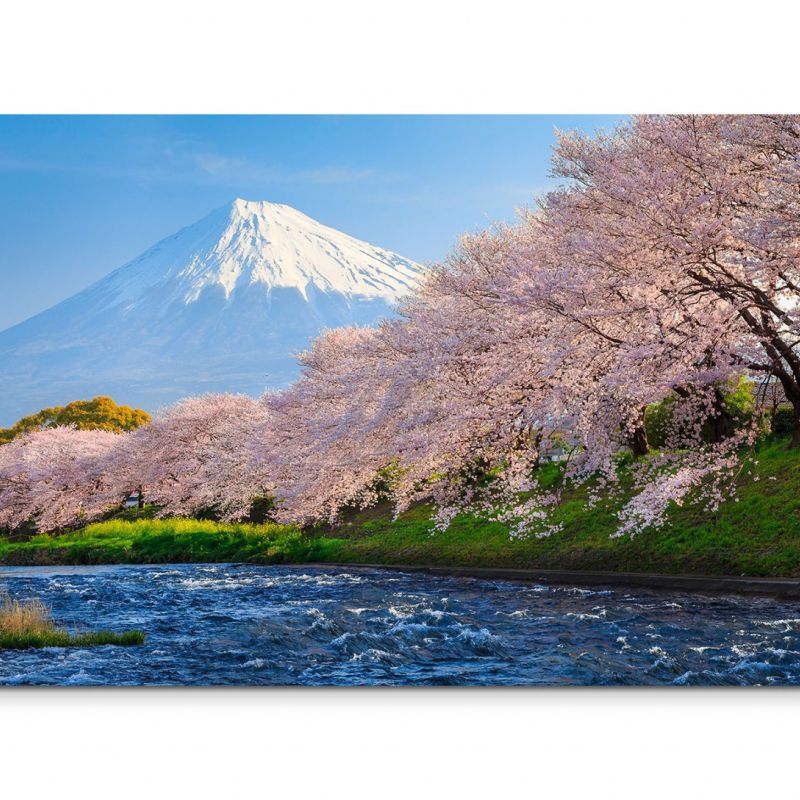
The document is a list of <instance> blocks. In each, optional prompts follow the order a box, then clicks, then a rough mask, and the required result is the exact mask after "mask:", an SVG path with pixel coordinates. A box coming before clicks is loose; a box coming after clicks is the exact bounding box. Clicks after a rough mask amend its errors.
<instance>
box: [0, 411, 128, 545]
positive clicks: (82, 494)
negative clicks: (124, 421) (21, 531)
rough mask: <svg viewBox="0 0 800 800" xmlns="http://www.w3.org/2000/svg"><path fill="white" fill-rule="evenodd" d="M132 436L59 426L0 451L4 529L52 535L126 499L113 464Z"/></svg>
mask: <svg viewBox="0 0 800 800" xmlns="http://www.w3.org/2000/svg"><path fill="white" fill-rule="evenodd" d="M129 436H130V434H127V433H123V434H118V433H111V432H109V431H101V430H76V429H75V428H70V427H57V428H49V429H46V430H42V431H36V432H32V433H26V434H23V435H22V436H20V437H18V438H17V439H14V440H13V441H12V442H10V443H8V444H5V445H3V446H2V447H0V526H3V527H9V528H12V529H13V528H18V527H20V526H22V525H24V524H33V525H35V526H36V528H37V529H38V530H40V531H51V530H56V529H58V528H63V527H68V526H73V525H76V524H78V523H81V522H88V521H90V520H92V519H94V518H96V517H98V516H100V515H101V514H102V513H103V512H104V511H105V510H106V509H107V508H108V507H109V505H113V504H114V502H117V503H118V502H119V500H120V499H121V498H115V497H114V487H113V479H114V473H113V470H110V469H109V465H110V464H111V463H113V462H114V456H115V455H116V454H117V453H118V452H119V451H120V450H121V449H123V447H124V445H125V444H126V442H127V441H128V439H129Z"/></svg>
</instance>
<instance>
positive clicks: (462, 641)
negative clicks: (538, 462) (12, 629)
mask: <svg viewBox="0 0 800 800" xmlns="http://www.w3.org/2000/svg"><path fill="white" fill-rule="evenodd" d="M3 588H5V589H7V590H8V591H9V592H10V593H11V594H12V595H14V596H16V597H19V598H26V597H38V598H41V599H42V600H44V601H45V602H46V603H47V604H48V605H49V606H50V607H51V608H52V611H53V615H54V617H55V618H56V620H57V621H58V622H59V623H60V624H62V625H64V626H65V627H67V628H68V629H70V630H73V631H78V630H85V629H100V628H108V629H112V630H119V631H121V630H126V629H130V628H137V629H141V630H144V631H145V632H146V634H147V641H146V644H145V645H144V646H141V647H128V648H122V647H99V648H91V649H60V648H47V649H43V650H24V651H0V683H2V684H113V685H128V684H134V685H141V684H149V685H154V684H155V685H163V684H226V685H230V684H239V685H252V684H279V685H280V684H306V685H330V684H335V685H363V684H395V685H422V684H434V685H442V684H462V685H500V684H505V685H529V684H545V685H547V684H564V685H566V684H573V685H575V684H577V685H595V684H639V685H640V684H645V685H656V684H678V685H686V684H700V685H716V684H745V685H752V684H800V603H792V602H782V601H779V600H774V599H771V598H766V597H738V596H732V595H725V596H712V595H702V594H688V593H676V592H669V593H666V592H655V591H653V592H647V591H642V590H639V589H635V590H634V589H631V590H626V589H622V588H614V589H608V590H603V589H596V588H593V589H588V588H581V587H577V586H576V587H569V586H556V585H550V586H545V585H538V584H525V583H515V582H510V581H496V580H482V579H473V578H460V577H459V578H457V577H442V576H431V575H424V574H419V573H398V572H390V571H384V570H377V569H374V570H373V569H364V570H361V569H358V570H347V569H340V568H310V567H260V566H250V565H230V564H199V565H198V564H193V565H175V566H173V565H167V566H116V567H47V568H39V567H24V568H23V567H20V568H14V567H0V590H2V589H3Z"/></svg>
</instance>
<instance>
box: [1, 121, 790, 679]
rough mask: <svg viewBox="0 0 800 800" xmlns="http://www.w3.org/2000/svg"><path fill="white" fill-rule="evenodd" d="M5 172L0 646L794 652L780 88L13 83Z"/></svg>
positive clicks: (333, 655) (128, 653)
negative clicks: (72, 98) (670, 107)
mask: <svg viewBox="0 0 800 800" xmlns="http://www.w3.org/2000/svg"><path fill="white" fill-rule="evenodd" d="M0 173H1V174H2V181H0V204H1V205H2V213H1V214H0V274H1V275H2V287H3V290H2V293H0V329H1V330H0V375H2V379H3V387H2V392H0V426H2V427H0V684H3V685H20V684H22V685H41V684H45V685H100V686H107V685H115V686H116V685H132V686H152V685H177V686H184V685H186V686H188V685H225V686H232V685H249V686H263V685H273V686H284V685H304V686H305V685H308V686H312V685H328V686H353V685H355V686H374V685H392V686H424V685H456V686H488V685H491V686H533V685H540V686H556V685H557V686H570V685H572V686H575V685H579V686H586V685H630V686H645V685H647V686H649V685H670V686H674V687H680V686H690V685H695V686H696V685H701V686H716V685H742V686H745V685H775V686H777V685H789V684H800V470H799V469H798V467H800V116H786V115H645V116H637V115H630V116H605V117H596V116H591V117H589V116H572V117H563V116H562V117H547V116H524V115H521V116H446V117H445V116H441V117H440V116H341V117H327V116H305V117H302V116H300V117H289V116H245V117H237V116H208V117H202V116H194V117H189V116H176V117H167V116H138V117H137V116H132V117H131V116H127V117H126V116H108V117H107V116H63V117H61V116H5V117H0ZM675 691H679V689H677V688H676V689H675Z"/></svg>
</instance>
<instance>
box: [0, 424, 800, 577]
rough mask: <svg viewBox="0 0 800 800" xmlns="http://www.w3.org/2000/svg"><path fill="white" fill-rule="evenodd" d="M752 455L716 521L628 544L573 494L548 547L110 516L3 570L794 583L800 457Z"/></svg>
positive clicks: (379, 511)
mask: <svg viewBox="0 0 800 800" xmlns="http://www.w3.org/2000/svg"><path fill="white" fill-rule="evenodd" d="M755 459H756V460H757V462H758V463H757V464H754V465H753V469H754V471H755V473H756V475H757V477H758V481H755V482H754V481H752V479H749V478H743V479H742V482H741V484H740V488H739V500H738V502H733V501H729V502H726V503H725V504H724V505H723V506H721V507H720V508H719V509H718V510H717V511H716V512H714V513H709V512H707V511H704V510H702V509H700V508H696V507H692V506H684V507H682V508H675V509H673V511H672V514H671V518H670V524H669V525H668V526H666V527H665V528H663V529H661V530H658V531H649V532H646V533H643V534H640V535H638V536H637V537H635V538H634V539H633V540H631V539H628V538H625V539H610V538H609V534H610V533H611V532H612V531H613V530H614V529H615V528H616V525H617V519H616V511H617V510H618V508H619V507H620V505H621V502H622V501H621V500H620V501H617V502H615V503H608V504H606V505H603V504H601V505H599V506H598V507H596V508H594V509H591V510H587V509H586V508H585V506H584V502H583V501H584V500H585V489H578V490H576V491H573V492H572V493H568V494H567V495H566V497H565V500H564V502H563V503H562V504H561V505H560V506H559V507H558V508H557V509H556V510H555V521H558V522H562V523H563V525H564V529H563V531H561V532H560V533H558V534H554V535H553V536H551V537H549V538H546V539H533V538H531V539H528V540H523V541H511V540H509V538H508V531H507V528H506V527H505V526H504V525H502V524H500V523H497V522H487V521H485V520H479V519H476V518H474V517H471V516H468V515H464V516H461V517H458V518H456V519H455V520H454V521H453V523H452V524H451V526H450V528H449V530H447V531H446V532H444V533H435V534H434V533H432V525H431V522H430V520H429V516H430V509H429V508H427V507H425V506H418V507H416V508H413V509H411V510H409V511H408V512H406V513H404V514H402V515H401V516H400V518H399V519H397V520H392V518H391V514H390V511H389V509H388V508H374V509H369V510H367V511H363V512H359V513H356V514H352V515H349V516H348V517H347V518H346V520H345V522H344V523H343V524H342V525H340V526H338V527H337V528H335V529H328V528H320V529H318V530H316V531H312V532H310V533H304V534H303V533H301V532H300V531H298V530H297V529H296V528H293V527H286V526H280V525H245V524H240V525H226V524H221V523H214V522H204V521H195V520H152V519H142V520H138V521H134V522H124V521H121V520H111V521H107V522H103V523H98V524H96V525H89V526H87V527H86V528H85V529H83V530H81V531H77V532H74V533H68V534H65V535H63V536H52V537H50V536H36V537H34V538H32V539H30V540H29V541H26V542H10V541H8V540H4V539H0V562H1V563H6V564H52V563H65V564H97V563H166V562H180V561H186V562H202V561H244V562H254V563H265V564H266V563H302V562H309V561H320V562H326V561H327V562H339V563H343V562H350V563H365V564H369V563H374V564H378V563H383V564H418V565H437V566H473V567H475V566H481V567H514V568H538V569H574V570H612V571H622V572H662V573H669V574H696V575H747V576H753V577H755V576H759V577H800V452H798V451H789V450H787V449H786V442H785V441H781V440H771V441H767V442H765V443H763V444H762V445H761V446H760V447H759V449H758V451H757V453H756V456H755Z"/></svg>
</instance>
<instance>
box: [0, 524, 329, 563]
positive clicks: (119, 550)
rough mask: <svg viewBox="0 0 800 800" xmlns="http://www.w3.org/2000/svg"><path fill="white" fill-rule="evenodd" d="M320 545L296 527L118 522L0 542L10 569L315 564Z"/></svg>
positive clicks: (0, 557) (1, 553) (0, 551)
mask: <svg viewBox="0 0 800 800" xmlns="http://www.w3.org/2000/svg"><path fill="white" fill-rule="evenodd" d="M317 549H318V543H317V542H316V540H314V539H311V538H309V537H306V536H303V535H302V534H301V533H300V531H299V530H298V529H297V528H295V527H293V526H286V525H275V524H269V523H268V524H264V525H250V524H246V523H221V522H211V521H208V520H194V519H180V518H172V519H137V520H126V519H112V520H106V521H105V522H97V523H94V524H92V525H87V526H86V527H85V528H82V529H80V530H77V531H72V532H69V533H64V534H61V535H50V536H48V535H39V536H33V537H31V538H30V539H28V540H27V541H21V542H12V541H9V540H8V539H2V538H0V563H4V564H28V565H35V564H41V565H45V564H166V563H182V562H188V563H192V562H215V561H216V562H220V561H244V562H259V563H281V562H287V561H291V562H297V561H308V560H313V558H314V557H315V554H316V552H317Z"/></svg>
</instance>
